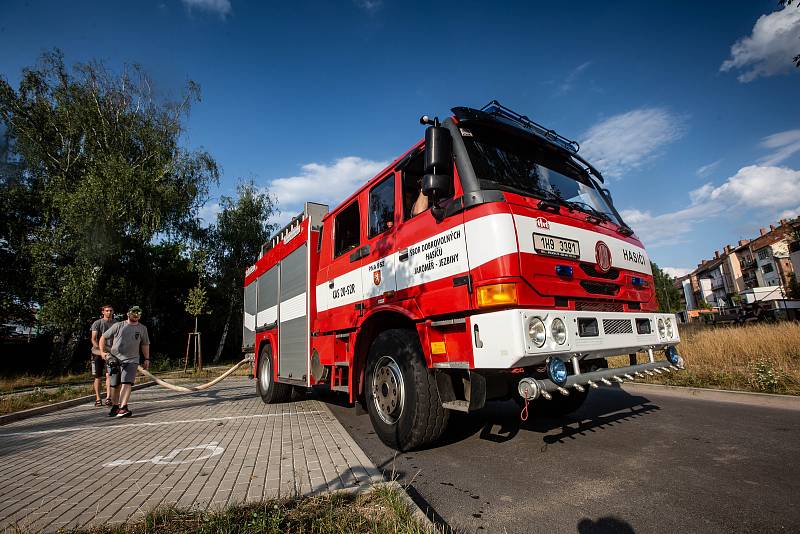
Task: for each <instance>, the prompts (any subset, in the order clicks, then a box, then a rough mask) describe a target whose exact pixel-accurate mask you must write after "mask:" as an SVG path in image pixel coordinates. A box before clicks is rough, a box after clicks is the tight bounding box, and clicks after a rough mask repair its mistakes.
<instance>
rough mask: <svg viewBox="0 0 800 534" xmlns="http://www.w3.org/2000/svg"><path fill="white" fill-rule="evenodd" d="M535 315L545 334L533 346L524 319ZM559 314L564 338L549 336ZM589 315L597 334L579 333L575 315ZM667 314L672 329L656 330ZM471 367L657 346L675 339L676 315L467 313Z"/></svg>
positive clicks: (527, 320)
mask: <svg viewBox="0 0 800 534" xmlns="http://www.w3.org/2000/svg"><path fill="white" fill-rule="evenodd" d="M534 318H539V319H540V320H541V321H542V322H543V323H544V325H545V328H546V332H547V336H546V339H545V342H544V344H543V345H542V346H541V347H537V346H536V344H535V343H533V342H532V341H531V340H530V339H529V337H528V325H529V323H530V321H531V320H533V319H534ZM557 318H558V319H561V321H563V322H564V324H565V325H566V327H567V336H566V340H565V341H564V343H563V344H558V343H557V342H556V340H555V339H554V338H553V335H552V331H551V326H552V324H553V321H554V320H555V319H557ZM591 319H594V320H595V321H596V324H597V334H596V335H594V336H587V335H583V336H581V335H579V331H578V330H579V327H578V325H579V321H581V322H584V321H587V320H591ZM637 319H639V320H640V322H642V321H647V322H649V325H650V332H649V333H641V334H640V333H639V329H638V328H637V321H636V320H637ZM659 319H661V320H663V321H665V322H666V321H667V320H669V321H670V323H671V331H672V335H663V336H662V335H661V334H660V333H659V328H658V320H659ZM470 324H471V328H472V354H473V368H475V369H509V368H513V367H527V366H531V365H538V364H541V363H542V362H544V361H545V360H547V358H549V357H551V356H556V357H559V358H561V359H563V360H569V359H571V358H572V357H573V356H577V357H578V358H580V359H582V360H583V359H594V358H604V357H606V356H616V355H619V354H631V353H635V352H639V351H647V350H649V349H652V350H660V349H665V348H667V347H669V346H673V345H677V344H678V343H679V342H680V335H679V334H678V326H677V322H676V320H675V316H674V315H672V314H669V313H614V312H584V311H568V310H535V309H511V310H501V311H496V312H488V313H482V314H479V315H473V316H471V317H470Z"/></svg>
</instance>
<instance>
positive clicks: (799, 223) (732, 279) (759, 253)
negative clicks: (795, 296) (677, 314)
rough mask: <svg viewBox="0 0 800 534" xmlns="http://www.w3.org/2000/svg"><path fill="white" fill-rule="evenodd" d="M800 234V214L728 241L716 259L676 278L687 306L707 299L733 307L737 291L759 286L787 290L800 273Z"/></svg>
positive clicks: (713, 305)
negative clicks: (752, 235)
mask: <svg viewBox="0 0 800 534" xmlns="http://www.w3.org/2000/svg"><path fill="white" fill-rule="evenodd" d="M798 236H800V217H797V218H795V219H793V220H787V219H782V220H781V221H780V223H779V225H778V226H775V225H770V227H769V231H768V230H766V229H765V228H761V229H760V230H759V235H758V237H756V238H754V239H752V240H746V239H745V240H741V241H739V242H738V244H737V245H736V246H731V245H726V246H725V247H724V248H723V250H722V252H721V253H720V251H718V250H717V251H714V257H713V258H712V259H710V260H702V261H701V262H700V263H699V264H697V268H696V269H695V270H694V271H692V272H691V273H689V274H688V275H686V276H685V277H681V278H680V279H679V280H678V281H677V282H676V286H678V287H679V288H681V289H682V292H683V294H684V299H685V301H686V302H685V303H686V309H696V308H698V307H700V305H701V303H702V302H703V301H704V302H706V303H708V304H709V305H710V306H712V307H717V308H725V307H730V306H732V305H735V304H736V302H735V301H736V300H737V298H738V297H737V295H739V294H741V293H742V292H743V291H747V290H748V289H753V288H756V287H770V286H772V287H779V288H781V291H782V294H783V289H784V288H787V287H788V286H789V284H790V283H791V281H792V279H793V277H794V276H795V274H794V273H795V272H798V273H800V269H798V267H800V244H799V243H800V240H798ZM793 260H794V261H793Z"/></svg>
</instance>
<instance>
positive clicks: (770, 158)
mask: <svg viewBox="0 0 800 534" xmlns="http://www.w3.org/2000/svg"><path fill="white" fill-rule="evenodd" d="M761 146H762V147H764V148H769V149H771V150H774V152H773V153H772V154H769V155H767V156H765V157H763V158H761V159H760V160H758V162H759V163H761V164H762V165H777V164H778V163H780V162H782V161H783V160H785V159H787V158H789V157H791V156H792V155H793V154H794V153H795V152H798V151H800V130H787V131H785V132H779V133H776V134H772V135H768V136H767V137H765V138H764V139H762V140H761Z"/></svg>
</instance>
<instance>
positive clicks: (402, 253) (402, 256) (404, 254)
mask: <svg viewBox="0 0 800 534" xmlns="http://www.w3.org/2000/svg"><path fill="white" fill-rule="evenodd" d="M397 259H398V260H400V261H406V260H408V249H407V248H404V249H403V250H401V251H400V252H398V256H397Z"/></svg>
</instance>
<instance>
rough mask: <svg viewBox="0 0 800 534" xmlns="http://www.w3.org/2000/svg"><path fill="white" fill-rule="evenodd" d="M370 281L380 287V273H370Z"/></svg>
mask: <svg viewBox="0 0 800 534" xmlns="http://www.w3.org/2000/svg"><path fill="white" fill-rule="evenodd" d="M372 281H373V282H375V285H376V286H379V285H381V272H380V271H372Z"/></svg>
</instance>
